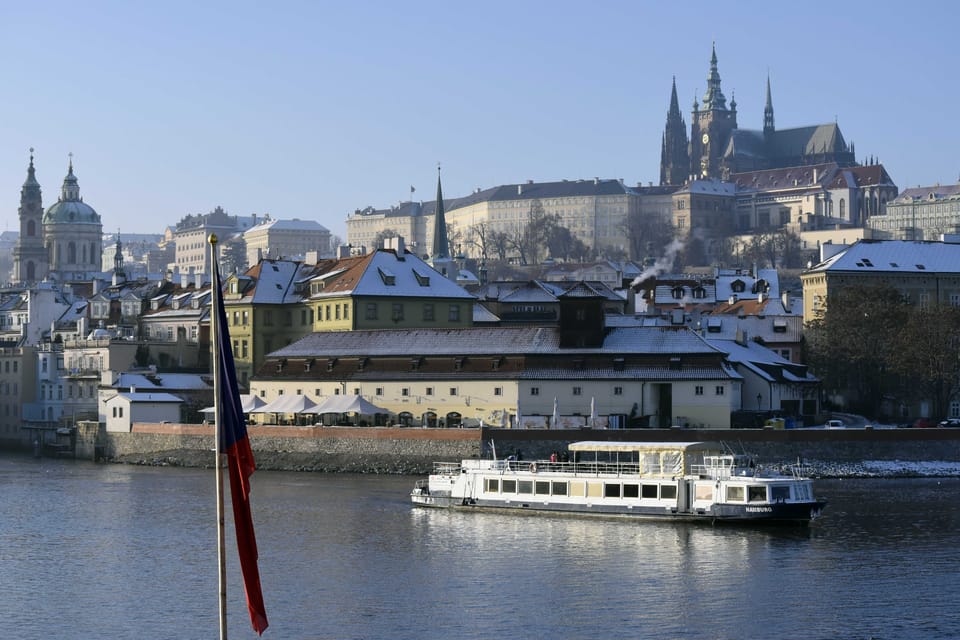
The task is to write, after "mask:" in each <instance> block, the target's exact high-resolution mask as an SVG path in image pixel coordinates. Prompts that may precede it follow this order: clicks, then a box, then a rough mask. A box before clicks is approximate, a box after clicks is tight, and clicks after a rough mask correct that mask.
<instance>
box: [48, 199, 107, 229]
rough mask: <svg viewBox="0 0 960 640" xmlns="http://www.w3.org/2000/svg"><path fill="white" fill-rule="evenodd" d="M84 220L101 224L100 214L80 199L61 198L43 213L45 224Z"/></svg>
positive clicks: (73, 222) (72, 222)
mask: <svg viewBox="0 0 960 640" xmlns="http://www.w3.org/2000/svg"><path fill="white" fill-rule="evenodd" d="M83 222H88V223H93V224H100V215H99V214H98V213H97V212H96V211H94V209H93V207H91V206H90V205H88V204H87V203H85V202H82V201H80V200H60V201H58V202H57V203H56V204H54V205H53V206H51V207H50V208H49V209H47V211H46V213H44V214H43V224H56V223H66V224H76V223H83Z"/></svg>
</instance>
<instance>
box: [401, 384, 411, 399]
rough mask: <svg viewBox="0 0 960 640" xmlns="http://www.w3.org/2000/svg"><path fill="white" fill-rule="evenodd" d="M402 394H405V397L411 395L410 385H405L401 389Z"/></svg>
mask: <svg viewBox="0 0 960 640" xmlns="http://www.w3.org/2000/svg"><path fill="white" fill-rule="evenodd" d="M400 395H401V396H403V397H405V398H406V397H407V396H409V395H410V387H404V388H402V389H400Z"/></svg>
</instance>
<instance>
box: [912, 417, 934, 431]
mask: <svg viewBox="0 0 960 640" xmlns="http://www.w3.org/2000/svg"><path fill="white" fill-rule="evenodd" d="M936 426H937V425H936V423H935V422H934V421H933V420H931V419H930V418H917V419H916V420H915V421H914V423H913V428H914V429H930V428H932V427H936Z"/></svg>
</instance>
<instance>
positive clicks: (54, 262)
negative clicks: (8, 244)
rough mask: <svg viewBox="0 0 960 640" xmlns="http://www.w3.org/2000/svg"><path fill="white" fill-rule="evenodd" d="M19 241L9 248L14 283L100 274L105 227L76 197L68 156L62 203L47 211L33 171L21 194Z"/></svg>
mask: <svg viewBox="0 0 960 640" xmlns="http://www.w3.org/2000/svg"><path fill="white" fill-rule="evenodd" d="M18 214H19V217H20V237H19V239H18V240H17V242H16V245H14V248H13V280H14V282H16V283H21V284H30V283H35V282H40V281H42V280H52V281H57V282H76V281H87V280H90V279H91V278H93V277H94V275H98V274H100V273H101V271H102V269H101V254H102V252H103V225H102V224H101V222H100V216H99V214H97V212H96V211H95V210H94V209H93V207H91V206H90V205H88V204H86V203H85V202H84V201H83V199H82V198H81V197H80V186H79V183H78V182H77V177H76V176H75V175H74V174H73V157H72V154H71V158H70V162H69V166H68V168H67V176H66V177H65V178H64V179H63V186H62V187H61V189H60V198H59V199H58V200H57V202H56V203H54V204H53V205H51V206H50V208H48V209H47V210H46V211H44V210H43V199H42V196H41V193H40V183H39V182H37V177H36V171H35V169H34V166H33V149H31V150H30V165H29V167H27V179H26V181H25V182H24V183H23V187H22V188H21V190H20V209H19V211H18Z"/></svg>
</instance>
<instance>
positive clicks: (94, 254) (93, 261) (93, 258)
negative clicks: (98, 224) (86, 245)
mask: <svg viewBox="0 0 960 640" xmlns="http://www.w3.org/2000/svg"><path fill="white" fill-rule="evenodd" d="M90 264H92V265H93V266H94V268H96V269H99V267H97V243H96V242H91V243H90Z"/></svg>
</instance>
